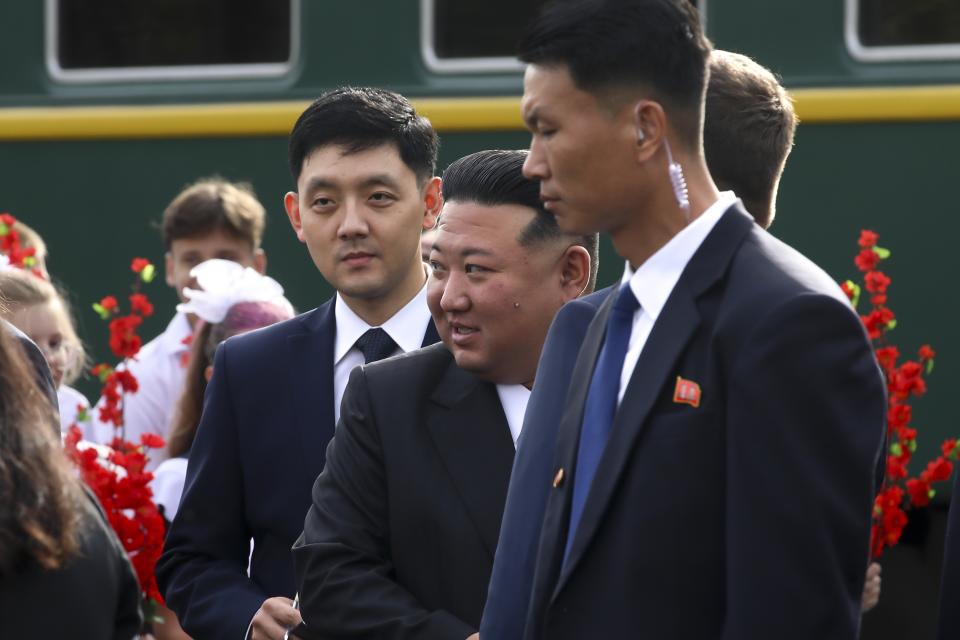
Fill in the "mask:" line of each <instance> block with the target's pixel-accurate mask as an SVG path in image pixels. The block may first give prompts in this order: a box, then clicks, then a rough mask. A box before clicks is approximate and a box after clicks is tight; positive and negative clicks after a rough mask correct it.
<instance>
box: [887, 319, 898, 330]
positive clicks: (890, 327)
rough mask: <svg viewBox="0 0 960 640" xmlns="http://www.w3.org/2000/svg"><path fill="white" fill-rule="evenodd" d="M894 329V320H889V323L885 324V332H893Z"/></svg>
mask: <svg viewBox="0 0 960 640" xmlns="http://www.w3.org/2000/svg"><path fill="white" fill-rule="evenodd" d="M896 328H897V321H896V320H891V321H890V322H888V323H887V331H893V330H894V329H896Z"/></svg>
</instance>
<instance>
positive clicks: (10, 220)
mask: <svg viewBox="0 0 960 640" xmlns="http://www.w3.org/2000/svg"><path fill="white" fill-rule="evenodd" d="M0 222H2V223H3V224H5V225H7V227H8V229H10V228H12V227H13V225H14V224H16V222H17V219H16V218H14V217H13V216H12V215H10V214H9V213H6V212H4V213H0ZM7 233H9V230H8V231H7Z"/></svg>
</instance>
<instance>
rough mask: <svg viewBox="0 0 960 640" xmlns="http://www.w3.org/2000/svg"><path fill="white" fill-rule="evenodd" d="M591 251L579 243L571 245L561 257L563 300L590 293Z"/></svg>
mask: <svg viewBox="0 0 960 640" xmlns="http://www.w3.org/2000/svg"><path fill="white" fill-rule="evenodd" d="M590 262H591V261H590V253H589V252H588V251H587V250H586V249H585V248H583V247H581V246H580V245H578V244H574V245H570V246H569V247H567V250H566V251H564V252H563V256H561V258H560V263H559V268H560V289H561V290H562V292H563V301H564V302H569V301H570V300H573V299H575V298H579V297H580V296H582V295H584V294H586V293H590V292H589V291H587V287H588V286H589V284H590Z"/></svg>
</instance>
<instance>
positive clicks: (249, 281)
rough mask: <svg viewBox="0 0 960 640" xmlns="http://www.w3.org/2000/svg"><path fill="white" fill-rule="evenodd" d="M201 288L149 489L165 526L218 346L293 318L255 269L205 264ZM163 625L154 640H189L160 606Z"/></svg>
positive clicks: (272, 284)
mask: <svg viewBox="0 0 960 640" xmlns="http://www.w3.org/2000/svg"><path fill="white" fill-rule="evenodd" d="M190 276H191V277H192V278H193V279H194V280H195V281H196V282H197V284H198V286H199V287H200V289H199V290H198V289H191V288H187V289H185V290H184V297H185V298H186V299H187V302H184V303H181V304H180V305H178V306H177V311H179V312H181V313H187V314H191V315H193V316H194V317H196V318H197V322H196V324H195V327H196V334H195V335H194V340H193V343H192V345H191V347H190V362H189V363H188V364H187V375H186V381H185V383H184V387H183V393H182V394H181V396H180V400H179V401H178V402H177V409H176V412H175V413H174V420H173V424H172V426H171V429H170V436H169V438H168V439H167V453H168V454H169V456H170V457H169V458H168V459H167V460H164V461H163V462H162V463H161V464H160V466H159V467H157V470H156V471H155V472H154V479H153V483H152V485H151V487H152V489H153V494H154V499H155V501H156V503H157V505H158V506H159V507H160V509H161V513H162V514H163V517H164V519H165V520H166V521H167V523H168V525H169V523H170V522H171V521H172V520H173V518H174V516H176V514H177V508H178V507H179V506H180V497H181V495H182V494H183V483H184V480H185V478H186V474H187V457H188V456H189V453H190V447H191V446H193V438H194V436H195V435H196V433H197V427H198V426H199V424H200V414H201V413H202V411H203V396H204V393H205V392H206V390H207V383H208V382H209V380H210V377H211V376H212V375H213V355H214V352H215V351H216V349H217V347H218V346H219V344H220V343H221V342H223V341H224V340H226V339H227V338H230V337H232V336H236V335H240V334H241V333H246V332H248V331H252V330H254V329H259V328H261V327H266V326H269V325H271V324H274V323H276V322H280V321H283V320H289V319H290V318H292V317H293V315H294V313H293V306H292V305H291V304H290V302H289V301H288V300H287V299H286V298H285V297H283V287H281V286H280V285H279V284H278V283H277V282H276V281H275V280H274V279H273V278H270V277H268V276H264V275H261V274H260V273H258V272H257V271H256V270H255V269H252V268H250V267H243V266H241V265H240V264H238V263H236V262H231V261H229V260H219V259H214V260H208V261H206V262H204V263H202V264H200V265H199V266H197V267H194V268H193V269H191V271H190ZM158 615H159V616H160V618H161V619H162V620H163V623H161V624H157V625H154V636H156V638H157V640H175V639H178V638H188V637H189V636H187V634H186V633H185V632H184V631H183V629H181V628H180V624H179V622H178V621H177V617H176V614H174V613H173V612H172V611H171V610H170V609H167V608H166V607H161V608H160V610H159V612H158Z"/></svg>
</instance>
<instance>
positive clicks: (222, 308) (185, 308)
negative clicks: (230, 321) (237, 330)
mask: <svg viewBox="0 0 960 640" xmlns="http://www.w3.org/2000/svg"><path fill="white" fill-rule="evenodd" d="M190 275H191V276H193V277H194V278H196V279H197V284H198V285H199V286H200V289H191V288H189V287H184V289H183V295H184V297H186V298H187V302H181V303H180V304H178V305H177V311H180V312H182V313H192V314H194V315H196V316H197V317H199V318H201V319H203V320H204V321H206V322H210V323H217V322H222V321H223V319H224V318H226V317H227V312H229V311H230V308H231V307H233V305H235V304H238V303H240V302H270V303H272V304H275V305H277V306H279V307H282V308H285V309H287V310H288V311H289V312H290V315H293V305H291V304H290V301H289V300H287V299H286V298H284V297H283V287H282V286H280V283H279V282H277V281H276V280H274V279H273V278H271V277H270V276H265V275H262V274H260V273H257V271H256V270H255V269H251V268H250V267H244V266H242V265H240V264H237V263H236V262H233V261H232V260H221V259H219V258H214V259H213V260H207V261H206V262H203V263H201V264H198V265H197V266H195V267H194V268H193V269H191V270H190Z"/></svg>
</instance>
